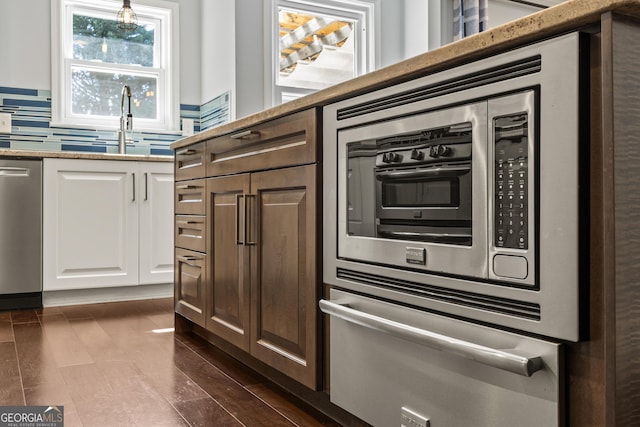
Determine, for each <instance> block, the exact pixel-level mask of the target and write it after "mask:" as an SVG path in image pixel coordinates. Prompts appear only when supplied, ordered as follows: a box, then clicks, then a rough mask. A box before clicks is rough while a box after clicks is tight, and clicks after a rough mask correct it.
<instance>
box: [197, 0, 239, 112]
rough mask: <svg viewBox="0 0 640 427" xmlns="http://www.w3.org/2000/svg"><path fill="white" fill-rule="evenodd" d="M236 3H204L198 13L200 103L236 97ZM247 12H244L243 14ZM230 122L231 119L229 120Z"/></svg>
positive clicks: (222, 0)
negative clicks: (222, 95)
mask: <svg viewBox="0 0 640 427" xmlns="http://www.w3.org/2000/svg"><path fill="white" fill-rule="evenodd" d="M235 3H236V1H235V0H216V1H211V0H204V1H202V10H201V18H200V21H201V29H202V30H201V40H202V41H201V51H200V59H201V70H202V75H201V79H200V87H201V92H202V93H201V102H200V103H201V104H204V103H205V102H207V101H210V100H211V99H213V98H215V97H217V96H219V95H220V94H222V93H224V92H227V91H231V111H232V112H233V111H234V108H233V107H234V100H235V98H236V95H235V93H234V92H235V90H233V89H234V88H235V86H236V50H235V46H236V44H235V43H236V23H235V21H236V18H235V17H236V12H235ZM245 13H246V12H245ZM232 119H233V117H232Z"/></svg>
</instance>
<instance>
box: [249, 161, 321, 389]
mask: <svg viewBox="0 0 640 427" xmlns="http://www.w3.org/2000/svg"><path fill="white" fill-rule="evenodd" d="M316 184H317V166H315V165H308V166H299V167H295V168H291V169H284V170H276V171H269V172H263V173H259V174H255V175H252V177H251V191H252V194H253V195H254V196H252V197H250V199H249V200H250V201H254V202H255V216H254V218H255V223H254V224H251V226H249V227H247V229H248V230H250V231H251V230H252V229H254V228H255V234H253V233H251V232H250V233H248V235H247V240H248V242H249V243H252V244H251V246H250V248H251V267H252V268H251V326H252V328H251V354H252V355H253V356H255V357H256V358H258V359H260V360H262V361H263V362H265V363H267V364H268V365H270V366H272V367H275V368H276V369H278V370H280V371H282V372H284V373H286V374H287V375H289V376H290V377H292V378H295V379H297V380H298V381H300V382H301V383H303V384H305V385H307V386H309V387H311V388H316V386H317V383H318V378H317V366H316V365H317V362H318V356H317V350H318V345H317V341H318V338H319V334H318V331H317V329H318V325H319V323H318V322H319V317H318V314H317V305H318V299H319V296H320V295H319V286H318V280H317V277H318V274H319V272H318V268H317V265H316V264H317V252H316V249H317V241H318V238H319V236H318V235H317V231H316V208H317V202H316ZM252 199H255V200H252ZM250 203H251V202H250ZM252 210H253V208H251V209H249V211H252ZM319 218H321V217H319Z"/></svg>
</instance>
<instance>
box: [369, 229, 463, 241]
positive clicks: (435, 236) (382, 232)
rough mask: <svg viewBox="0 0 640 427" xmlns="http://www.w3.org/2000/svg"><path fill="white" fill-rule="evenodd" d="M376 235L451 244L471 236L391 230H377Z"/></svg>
mask: <svg viewBox="0 0 640 427" xmlns="http://www.w3.org/2000/svg"><path fill="white" fill-rule="evenodd" d="M378 234H379V235H380V237H391V238H396V239H398V238H405V239H408V238H416V237H420V238H421V239H427V238H431V239H442V240H447V241H451V242H456V241H458V240H468V239H471V238H472V237H473V236H472V235H471V234H469V233H464V234H462V233H461V234H452V233H421V232H417V231H392V230H384V229H380V228H379V229H378Z"/></svg>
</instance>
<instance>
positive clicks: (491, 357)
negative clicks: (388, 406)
mask: <svg viewBox="0 0 640 427" xmlns="http://www.w3.org/2000/svg"><path fill="white" fill-rule="evenodd" d="M320 310H322V311H323V312H324V313H326V314H329V315H332V316H336V317H338V318H340V319H343V320H346V321H347V322H350V323H354V324H356V325H360V326H364V327H366V328H369V329H373V330H376V331H379V332H383V333H386V334H389V335H393V336H396V337H398V338H402V339H404V340H406V341H410V342H414V343H416V344H420V345H424V346H427V347H430V348H434V349H436V350H440V351H445V352H449V353H454V354H457V355H459V356H462V357H464V358H466V359H471V360H475V361H476V362H479V363H482V364H484V365H487V366H492V367H494V368H498V369H501V370H503V371H508V372H512V373H515V374H518V375H522V376H525V377H530V376H531V375H533V374H534V373H535V372H536V371H539V370H540V369H542V366H543V364H542V357H540V356H536V357H526V356H520V355H518V354H514V353H511V352H507V351H503V350H499V349H495V348H491V347H485V346H482V345H479V344H475V343H471V342H468V341H464V340H460V339H457V338H453V337H449V336H446V335H441V334H438V333H435V332H431V331H427V330H425V329H421V328H416V327H414V326H410V325H406V324H404V323H400V322H395V321H393V320H389V319H385V318H384V317H379V316H376V315H373V314H369V313H365V312H363V311H359V310H354V309H353V308H351V307H348V306H346V305H341V304H336V303H334V302H331V301H327V300H320Z"/></svg>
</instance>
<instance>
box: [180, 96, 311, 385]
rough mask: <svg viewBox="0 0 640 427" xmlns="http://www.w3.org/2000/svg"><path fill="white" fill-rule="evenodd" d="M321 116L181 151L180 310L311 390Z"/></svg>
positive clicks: (286, 120)
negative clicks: (196, 172) (319, 119)
mask: <svg viewBox="0 0 640 427" xmlns="http://www.w3.org/2000/svg"><path fill="white" fill-rule="evenodd" d="M317 115H318V111H317V110H316V109H311V110H306V111H302V112H299V113H295V114H291V115H289V116H286V117H282V118H279V119H275V120H272V121H268V122H263V123H261V124H258V125H256V126H254V127H252V128H251V129H242V130H240V131H238V132H235V133H232V134H228V135H221V136H218V137H215V138H212V139H209V140H207V141H205V142H204V149H203V148H202V147H201V144H194V148H192V149H188V148H187V149H183V150H182V151H178V152H177V153H176V162H177V166H176V170H177V171H180V174H181V175H178V172H176V173H177V175H176V176H182V177H184V179H183V180H181V181H178V182H176V228H175V230H176V231H175V233H176V239H175V241H176V247H177V249H176V265H177V266H179V267H180V268H178V269H177V270H179V271H180V273H176V313H178V314H180V315H182V316H183V317H185V318H187V319H189V320H190V321H192V322H193V323H195V324H197V325H200V326H202V327H204V329H205V330H206V331H207V333H211V334H213V335H214V336H215V337H217V338H219V339H222V340H224V341H226V342H227V343H230V344H232V345H233V346H235V347H237V348H239V349H241V350H242V351H243V352H245V353H246V354H249V355H251V357H253V358H255V359H257V360H259V361H261V362H264V363H265V364H266V365H268V366H269V367H271V368H274V369H276V370H278V371H279V372H281V373H283V374H285V375H287V376H288V377H290V378H293V379H295V380H296V381H298V382H299V383H301V384H304V385H305V386H307V387H309V388H311V389H314V390H316V389H318V388H319V386H320V384H321V382H320V369H319V360H320V354H319V352H320V345H319V340H320V338H321V334H320V329H321V328H320V315H319V311H318V300H319V299H320V296H321V295H320V292H321V280H320V274H321V271H320V270H321V269H320V267H319V266H320V265H321V264H320V263H321V260H320V259H319V258H318V257H319V254H320V253H321V252H320V250H319V245H320V241H321V234H320V232H319V230H320V225H321V222H322V215H321V210H320V209H321V206H320V202H319V195H320V189H319V173H320V166H319V165H318V159H319V158H320V154H319V147H320V143H319V135H320V129H318V121H317V120H318V119H317ZM180 153H182V154H180ZM203 153H204V154H203ZM202 164H204V165H205V167H204V170H203V166H202ZM194 170H197V171H199V172H198V174H194V173H193V171H194ZM202 178H204V179H202ZM194 257H196V258H197V259H194Z"/></svg>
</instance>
